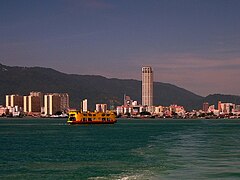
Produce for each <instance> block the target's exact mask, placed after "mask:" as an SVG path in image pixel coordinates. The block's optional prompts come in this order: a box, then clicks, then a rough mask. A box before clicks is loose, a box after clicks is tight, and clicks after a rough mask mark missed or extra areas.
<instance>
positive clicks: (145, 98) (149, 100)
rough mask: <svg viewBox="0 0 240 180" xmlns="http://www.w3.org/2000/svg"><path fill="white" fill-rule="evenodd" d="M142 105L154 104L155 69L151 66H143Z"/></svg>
mask: <svg viewBox="0 0 240 180" xmlns="http://www.w3.org/2000/svg"><path fill="white" fill-rule="evenodd" d="M142 105H143V106H149V107H150V106H153V70H152V68H151V67H150V66H145V67H142Z"/></svg>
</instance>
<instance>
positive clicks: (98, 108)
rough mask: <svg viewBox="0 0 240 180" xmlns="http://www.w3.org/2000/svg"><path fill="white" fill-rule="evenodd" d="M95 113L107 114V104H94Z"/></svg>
mask: <svg viewBox="0 0 240 180" xmlns="http://www.w3.org/2000/svg"><path fill="white" fill-rule="evenodd" d="M96 112H104V113H106V112H107V104H96Z"/></svg>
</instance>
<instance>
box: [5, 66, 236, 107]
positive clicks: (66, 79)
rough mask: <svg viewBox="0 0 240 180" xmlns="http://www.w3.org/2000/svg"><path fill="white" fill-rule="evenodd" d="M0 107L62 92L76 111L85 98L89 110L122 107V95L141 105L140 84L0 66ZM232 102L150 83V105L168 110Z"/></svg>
mask: <svg viewBox="0 0 240 180" xmlns="http://www.w3.org/2000/svg"><path fill="white" fill-rule="evenodd" d="M0 76H1V79H0V86H1V88H0V104H3V105H4V103H5V95H6V94H15V93H16V94H20V95H28V94H29V92H30V91H41V92H44V93H46V92H59V93H60V92H62V93H65V92H66V93H68V94H69V96H70V106H71V107H75V108H80V101H81V100H82V99H85V98H87V99H88V102H89V107H90V109H92V110H93V109H94V108H95V104H96V103H107V104H108V106H110V105H113V106H117V105H121V104H123V95H124V94H127V95H129V96H130V97H131V98H132V99H134V100H137V101H138V102H141V81H139V80H134V79H118V78H106V77H104V76H100V75H79V74H66V73H63V72H59V71H57V70H55V69H52V68H44V67H37V66H36V67H20V66H6V65H3V64H0ZM219 100H222V102H224V101H230V100H232V101H234V102H235V103H238V104H240V96H233V95H221V94H216V95H209V96H206V97H202V96H199V95H197V94H195V93H193V92H191V91H188V90H186V89H184V88H181V87H178V86H176V85H172V84H170V83H163V82H154V104H155V105H163V106H169V105H171V104H178V105H182V106H184V107H185V108H186V109H187V110H192V109H200V108H202V103H203V102H205V101H209V103H210V104H211V103H212V104H216V103H217V101H219Z"/></svg>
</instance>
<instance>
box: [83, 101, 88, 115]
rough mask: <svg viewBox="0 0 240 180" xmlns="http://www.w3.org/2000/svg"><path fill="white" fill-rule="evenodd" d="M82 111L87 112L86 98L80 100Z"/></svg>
mask: <svg viewBox="0 0 240 180" xmlns="http://www.w3.org/2000/svg"><path fill="white" fill-rule="evenodd" d="M82 111H83V112H87V111H88V107H87V99H84V100H83V101H82Z"/></svg>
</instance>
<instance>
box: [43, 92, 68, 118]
mask: <svg viewBox="0 0 240 180" xmlns="http://www.w3.org/2000/svg"><path fill="white" fill-rule="evenodd" d="M68 109H69V96H68V94H67V93H50V94H46V95H44V115H45V116H46V115H54V114H56V113H57V112H65V111H67V110H68Z"/></svg>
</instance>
